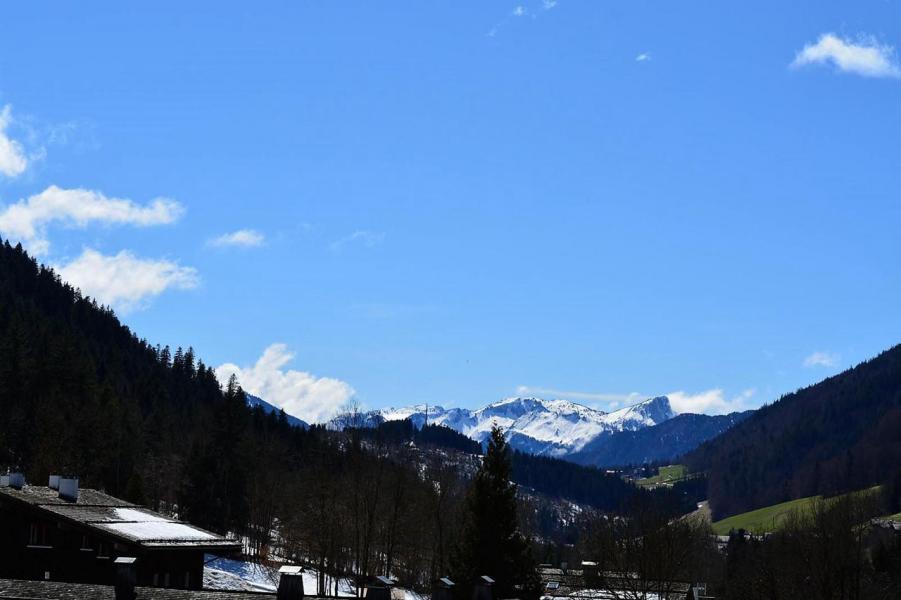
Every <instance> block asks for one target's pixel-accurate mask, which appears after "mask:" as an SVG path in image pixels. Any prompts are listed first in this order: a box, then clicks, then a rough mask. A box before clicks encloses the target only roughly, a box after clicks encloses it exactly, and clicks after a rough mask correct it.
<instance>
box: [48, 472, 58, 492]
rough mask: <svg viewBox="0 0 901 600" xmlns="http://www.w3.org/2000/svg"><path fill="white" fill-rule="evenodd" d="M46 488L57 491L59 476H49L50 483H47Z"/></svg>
mask: <svg viewBox="0 0 901 600" xmlns="http://www.w3.org/2000/svg"><path fill="white" fill-rule="evenodd" d="M47 486H48V487H49V488H50V489H51V490H59V475H51V476H50V481H49V482H48V483H47Z"/></svg>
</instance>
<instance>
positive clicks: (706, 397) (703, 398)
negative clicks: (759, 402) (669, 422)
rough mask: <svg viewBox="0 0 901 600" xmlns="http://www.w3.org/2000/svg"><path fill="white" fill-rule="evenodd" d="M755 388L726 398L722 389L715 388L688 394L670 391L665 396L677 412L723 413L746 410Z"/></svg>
mask: <svg viewBox="0 0 901 600" xmlns="http://www.w3.org/2000/svg"><path fill="white" fill-rule="evenodd" d="M755 393H756V390H753V389H747V390H745V391H743V392H742V393H741V394H739V395H738V396H735V397H733V398H726V394H725V392H723V390H721V389H719V388H716V389H712V390H707V391H705V392H700V393H697V394H690V393H687V392H683V391H678V392H670V393H669V394H667V395H666V396H667V397H668V398H669V401H670V406H672V407H673V410H674V411H675V412H676V413H678V414H682V413H704V414H708V415H724V414H728V413H731V412H735V411H737V410H747V409H748V408H749V404H748V401H749V400H750V399H751V398H752V397H753V396H754V394H755Z"/></svg>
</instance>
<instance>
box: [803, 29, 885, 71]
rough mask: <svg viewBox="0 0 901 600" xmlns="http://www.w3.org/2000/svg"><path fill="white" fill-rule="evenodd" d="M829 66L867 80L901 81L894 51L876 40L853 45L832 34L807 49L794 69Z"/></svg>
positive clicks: (822, 37)
mask: <svg viewBox="0 0 901 600" xmlns="http://www.w3.org/2000/svg"><path fill="white" fill-rule="evenodd" d="M827 63H831V64H833V65H834V66H835V67H836V68H837V69H838V70H839V71H844V72H846V73H856V74H857V75H863V76H865V77H901V67H899V66H898V64H897V63H896V62H895V49H894V48H893V47H892V46H888V45H885V44H880V43H879V42H878V41H877V40H876V39H875V38H873V37H863V38H861V39H860V40H859V41H858V43H854V42H852V41H850V40H847V39H842V38H840V37H838V36H836V35H835V34H833V33H824V34H823V35H821V36H820V39H819V40H817V42H816V43H815V44H807V45H806V46H804V48H803V49H802V50H801V51H800V52H798V54H797V55H796V56H795V59H794V60H793V61H792V63H791V66H792V67H795V68H797V67H803V66H806V65H812V64H827Z"/></svg>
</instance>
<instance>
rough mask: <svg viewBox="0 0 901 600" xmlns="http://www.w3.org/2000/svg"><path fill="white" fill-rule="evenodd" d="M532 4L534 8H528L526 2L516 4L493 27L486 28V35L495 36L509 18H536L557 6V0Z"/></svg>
mask: <svg viewBox="0 0 901 600" xmlns="http://www.w3.org/2000/svg"><path fill="white" fill-rule="evenodd" d="M531 5H532V6H535V8H529V5H528V4H517V5H516V6H514V7H513V9H512V10H511V11H510V12H509V13H507V14H506V15H504V17H503V18H502V19H501V20H500V21H498V22H497V23H496V24H495V25H494V27H492V28H491V29H489V30H488V33H487V34H486V35H487V36H488V37H495V36H497V34H498V32H499V31H500V30H501V28H502V27H504V25H505V24H506V23H507V22H508V21H509V20H510V18H511V17H512V18H514V19H519V18H522V17H531V20H535V19H538V17H539V16H540V15H541V13H543V12H546V11H549V10H551V9H553V8H555V7H556V6H557V0H541V2H540V3H532V4H531Z"/></svg>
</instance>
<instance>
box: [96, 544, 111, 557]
mask: <svg viewBox="0 0 901 600" xmlns="http://www.w3.org/2000/svg"><path fill="white" fill-rule="evenodd" d="M97 558H109V544H107V543H106V542H97Z"/></svg>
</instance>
